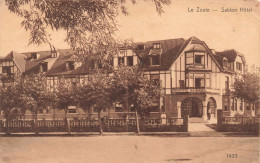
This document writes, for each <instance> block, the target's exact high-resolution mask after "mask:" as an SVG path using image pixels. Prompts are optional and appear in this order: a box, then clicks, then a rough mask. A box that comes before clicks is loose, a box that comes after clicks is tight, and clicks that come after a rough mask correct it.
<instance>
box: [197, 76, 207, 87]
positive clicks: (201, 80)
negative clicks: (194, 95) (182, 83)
mask: <svg viewBox="0 0 260 163" xmlns="http://www.w3.org/2000/svg"><path fill="white" fill-rule="evenodd" d="M202 87H205V79H204V78H195V88H202Z"/></svg>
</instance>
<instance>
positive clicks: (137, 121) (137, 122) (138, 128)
mask: <svg viewBox="0 0 260 163" xmlns="http://www.w3.org/2000/svg"><path fill="white" fill-rule="evenodd" d="M135 119H136V132H137V134H138V135H139V134H140V127H139V119H138V113H137V109H135Z"/></svg>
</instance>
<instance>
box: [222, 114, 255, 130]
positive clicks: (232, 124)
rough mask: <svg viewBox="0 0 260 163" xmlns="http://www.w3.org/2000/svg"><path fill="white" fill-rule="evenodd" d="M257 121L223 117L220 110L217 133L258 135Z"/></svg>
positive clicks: (248, 118) (245, 118) (252, 118)
mask: <svg viewBox="0 0 260 163" xmlns="http://www.w3.org/2000/svg"><path fill="white" fill-rule="evenodd" d="M259 120H260V118H259V117H244V116H239V117H223V114H222V110H218V131H223V132H257V133H259V122H260V121H259Z"/></svg>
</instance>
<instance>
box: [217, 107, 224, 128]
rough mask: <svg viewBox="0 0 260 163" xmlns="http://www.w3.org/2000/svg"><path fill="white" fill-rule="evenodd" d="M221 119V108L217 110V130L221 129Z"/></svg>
mask: <svg viewBox="0 0 260 163" xmlns="http://www.w3.org/2000/svg"><path fill="white" fill-rule="evenodd" d="M222 120H223V112H222V110H217V129H218V131H221V130H222Z"/></svg>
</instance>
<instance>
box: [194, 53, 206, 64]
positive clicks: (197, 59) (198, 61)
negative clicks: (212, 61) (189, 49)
mask: <svg viewBox="0 0 260 163" xmlns="http://www.w3.org/2000/svg"><path fill="white" fill-rule="evenodd" d="M195 64H204V55H195Z"/></svg>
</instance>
